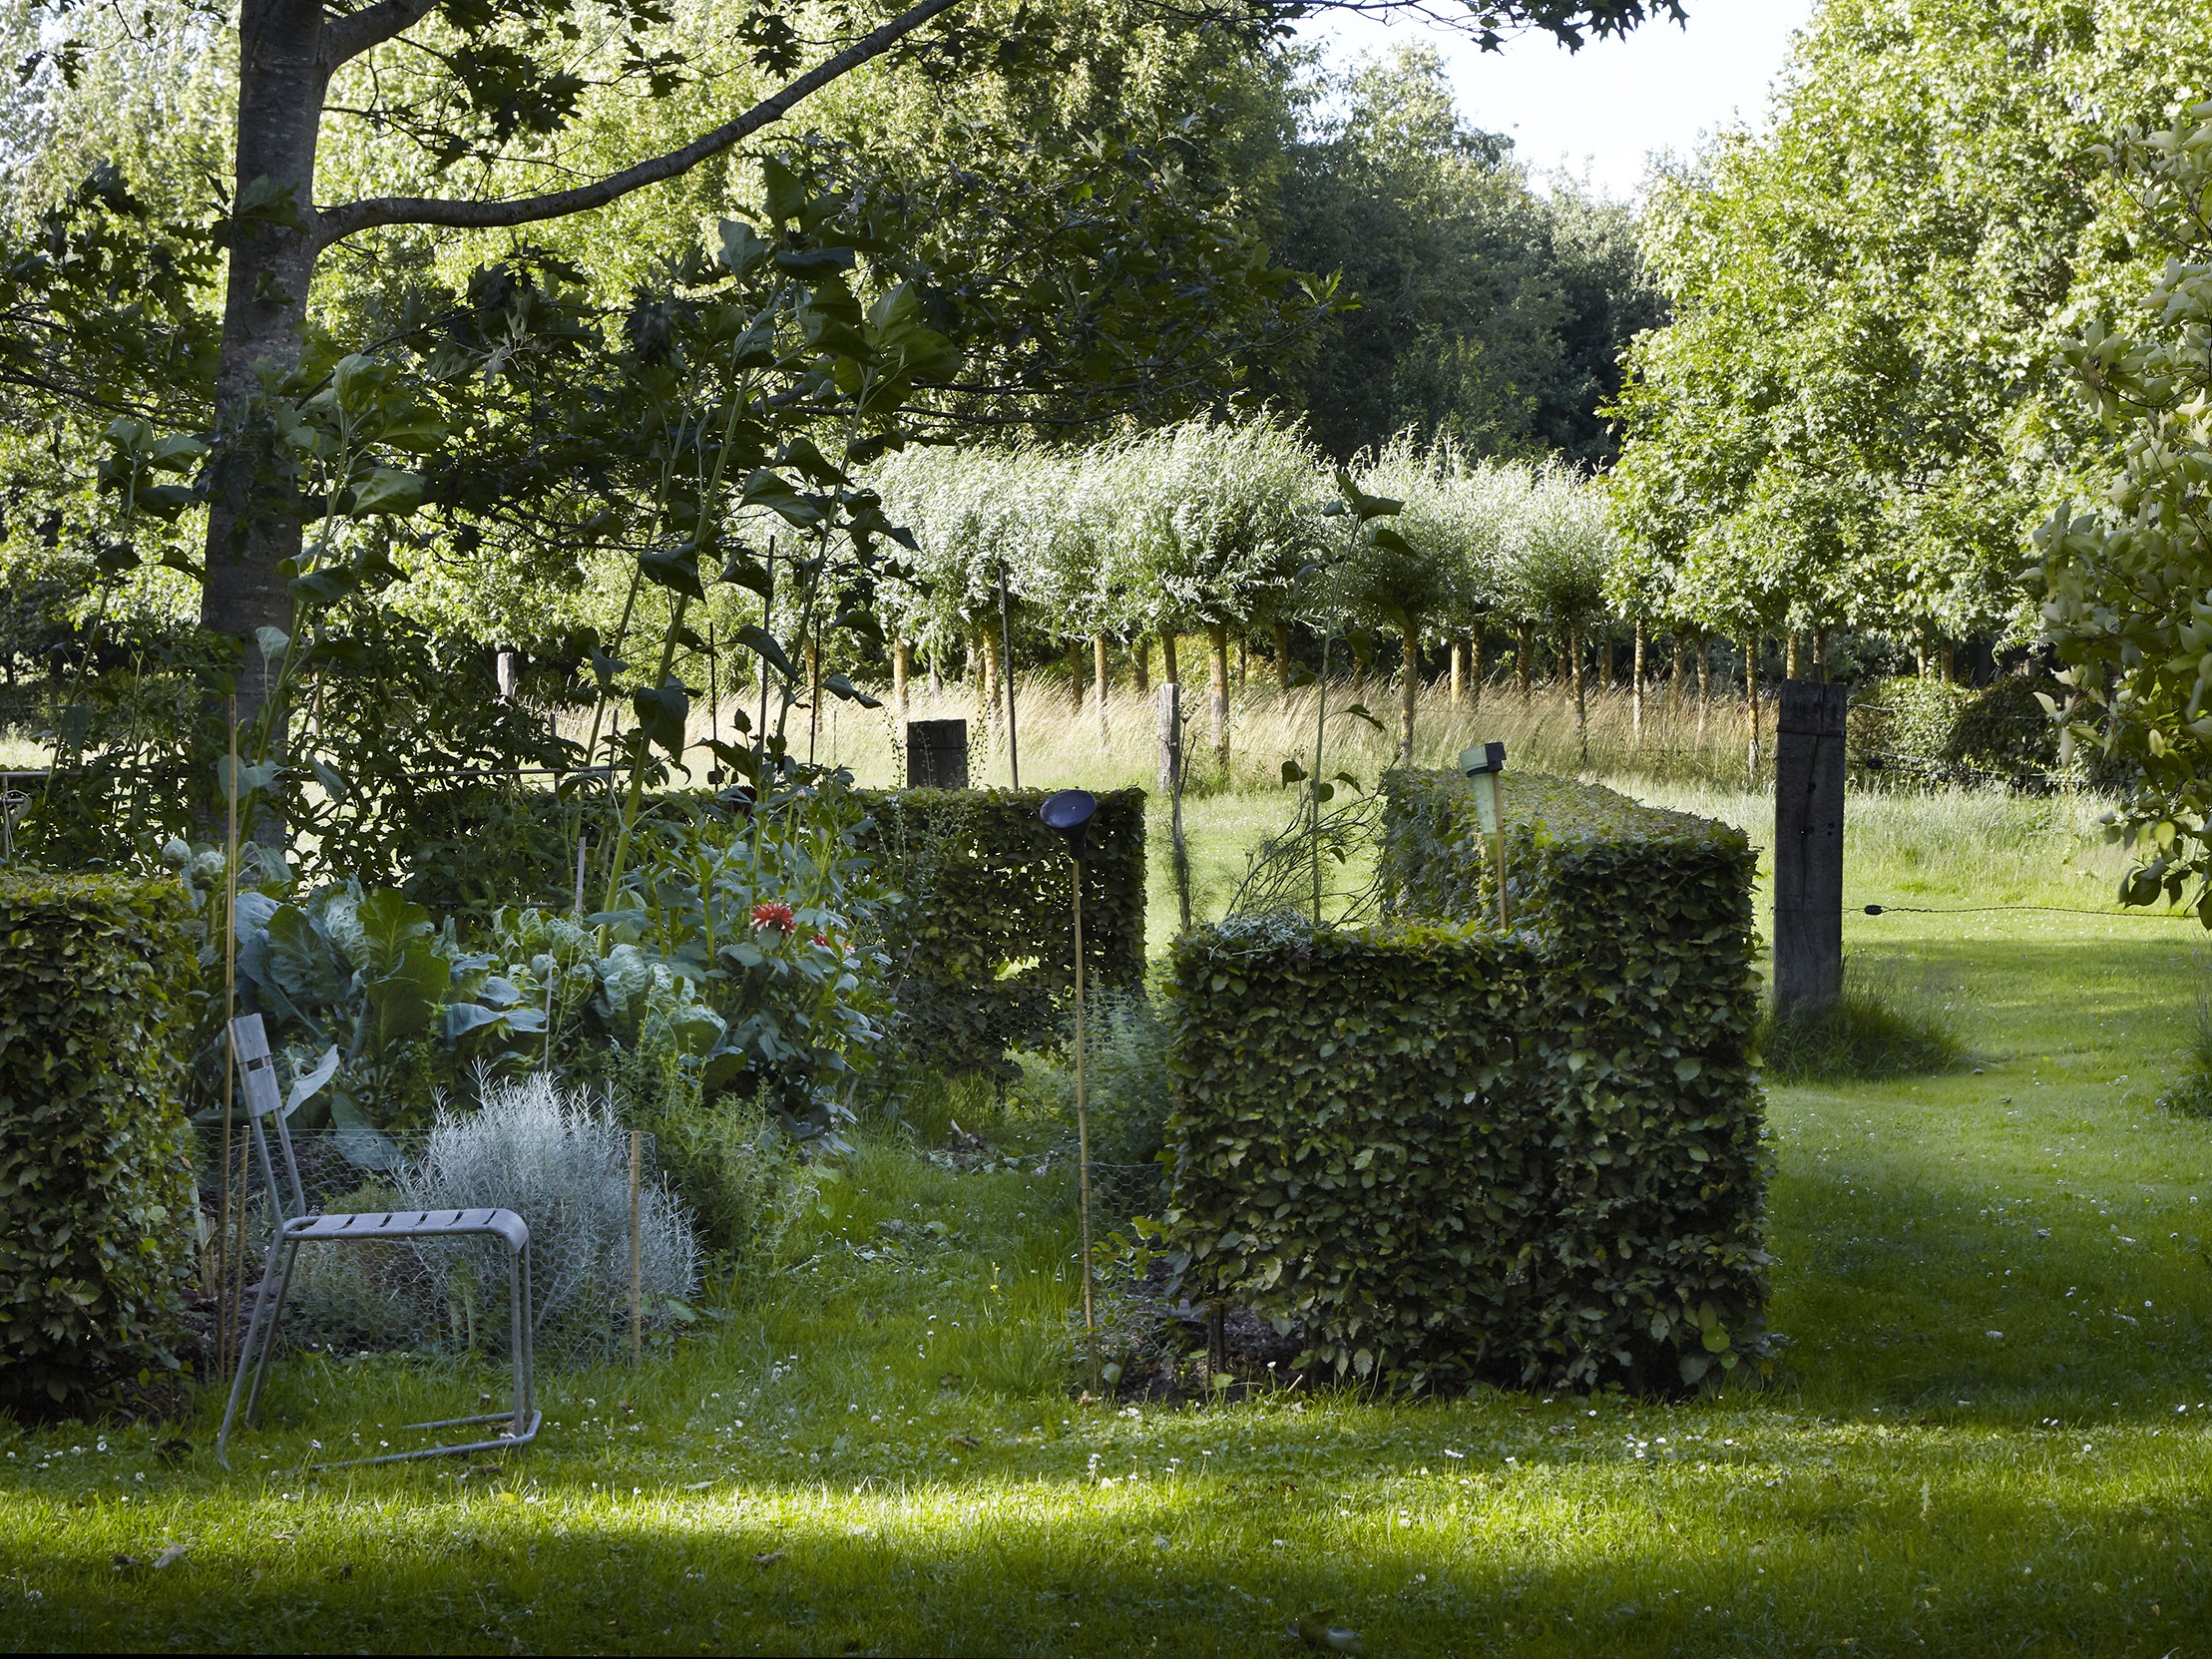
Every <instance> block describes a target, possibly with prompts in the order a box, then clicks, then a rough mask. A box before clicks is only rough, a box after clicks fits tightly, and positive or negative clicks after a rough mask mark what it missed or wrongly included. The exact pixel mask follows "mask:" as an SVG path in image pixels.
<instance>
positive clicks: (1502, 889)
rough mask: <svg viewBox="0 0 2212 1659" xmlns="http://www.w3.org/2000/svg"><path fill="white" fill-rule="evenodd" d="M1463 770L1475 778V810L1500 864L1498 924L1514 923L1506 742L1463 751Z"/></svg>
mask: <svg viewBox="0 0 2212 1659" xmlns="http://www.w3.org/2000/svg"><path fill="white" fill-rule="evenodd" d="M1460 770H1461V771H1463V772H1465V773H1466V774H1467V775H1468V776H1469V777H1470V778H1473V779H1474V780H1475V813H1476V818H1477V821H1478V822H1479V823H1480V824H1481V825H1482V828H1483V833H1484V834H1486V835H1488V836H1489V837H1490V844H1491V853H1492V856H1493V857H1494V858H1495V859H1496V860H1497V866H1498V925H1499V926H1500V927H1502V928H1505V927H1511V926H1512V925H1513V917H1512V913H1511V912H1510V911H1508V910H1507V908H1506V745H1505V744H1503V743H1478V744H1476V745H1475V746H1474V747H1473V748H1471V749H1464V750H1462V751H1461V753H1460Z"/></svg>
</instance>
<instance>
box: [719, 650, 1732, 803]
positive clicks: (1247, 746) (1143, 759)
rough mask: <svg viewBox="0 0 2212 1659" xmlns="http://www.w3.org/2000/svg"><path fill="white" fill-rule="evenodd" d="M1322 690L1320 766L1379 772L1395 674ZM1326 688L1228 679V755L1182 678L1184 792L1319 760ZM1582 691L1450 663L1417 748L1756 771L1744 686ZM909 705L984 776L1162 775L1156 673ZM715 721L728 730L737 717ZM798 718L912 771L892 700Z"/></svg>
mask: <svg viewBox="0 0 2212 1659" xmlns="http://www.w3.org/2000/svg"><path fill="white" fill-rule="evenodd" d="M1327 696H1328V711H1329V729H1328V737H1327V743H1326V749H1325V754H1324V761H1325V766H1326V770H1327V771H1328V772H1329V773H1332V774H1333V773H1336V772H1339V771H1342V772H1348V773H1350V774H1352V775H1353V776H1354V777H1357V778H1359V779H1361V780H1362V781H1363V782H1372V781H1373V780H1374V778H1375V777H1376V776H1378V775H1379V774H1380V773H1381V772H1382V771H1383V770H1384V769H1385V768H1386V767H1388V766H1391V765H1394V764H1396V762H1397V758H1398V739H1397V711H1398V704H1399V688H1398V686H1397V684H1396V683H1395V681H1393V680H1391V679H1388V678H1383V677H1380V676H1370V677H1365V678H1357V679H1356V678H1352V677H1349V676H1346V677H1340V678H1335V679H1332V680H1331V681H1330V683H1329V685H1328V688H1327ZM1319 697H1320V688H1319V687H1318V686H1311V685H1309V686H1305V687H1301V688H1298V689H1294V690H1291V691H1287V692H1285V691H1282V690H1279V689H1277V688H1276V686H1275V685H1274V683H1273V680H1272V678H1271V677H1263V676H1262V675H1261V674H1260V672H1259V671H1258V665H1257V664H1254V671H1253V672H1252V673H1251V674H1250V676H1249V677H1248V678H1247V679H1246V680H1245V682H1244V683H1242V684H1240V685H1232V686H1231V687H1230V692H1229V698H1228V719H1227V733H1226V737H1227V743H1226V750H1227V753H1226V759H1225V761H1224V759H1223V756H1222V753H1221V749H1220V747H1218V746H1217V744H1216V740H1215V733H1214V729H1213V708H1212V694H1211V691H1210V690H1209V688H1208V686H1207V685H1206V684H1205V682H1204V681H1203V680H1202V679H1198V678H1195V677H1193V678H1189V679H1186V680H1185V681H1184V683H1183V686H1182V693H1181V698H1182V714H1183V720H1184V739H1183V742H1184V765H1183V783H1184V789H1185V791H1186V792H1187V793H1188V794H1191V795H1194V796H1206V795H1212V794H1219V793H1224V792H1229V793H1234V792H1242V791H1250V790H1273V789H1276V788H1277V787H1279V785H1280V782H1281V777H1282V763H1283V761H1285V760H1286V759H1296V760H1298V761H1299V762H1300V764H1301V765H1303V766H1305V767H1307V768H1309V769H1310V768H1311V766H1312V764H1313V752H1314V738H1315V720H1316V715H1317V713H1318V712H1319V709H1318V699H1319ZM738 700H739V699H734V698H733V699H731V703H730V704H729V706H735V705H736V703H737V701H738ZM1584 704H1585V708H1586V714H1587V725H1586V740H1585V733H1584V732H1583V731H1579V730H1577V724H1576V720H1575V712H1574V699H1573V695H1572V693H1571V692H1570V691H1569V690H1568V688H1567V687H1566V686H1564V685H1563V684H1552V683H1539V684H1537V685H1535V686H1533V687H1532V688H1531V690H1530V693H1529V694H1528V695H1527V696H1526V697H1525V696H1523V695H1522V694H1521V692H1520V690H1519V689H1518V688H1517V687H1516V686H1515V685H1514V683H1513V682H1512V681H1511V680H1510V679H1502V680H1495V681H1492V682H1490V683H1487V684H1485V685H1483V686H1481V687H1480V688H1479V690H1478V688H1476V687H1474V686H1469V687H1467V688H1466V691H1465V693H1464V694H1463V695H1462V696H1461V697H1460V698H1458V699H1457V700H1455V699H1454V697H1453V696H1452V692H1451V689H1450V685H1449V682H1448V681H1447V680H1446V679H1445V678H1443V677H1441V676H1440V677H1439V678H1438V679H1437V680H1436V681H1434V682H1432V683H1430V684H1428V685H1425V686H1424V687H1423V688H1422V690H1421V692H1420V695H1419V698H1418V704H1417V712H1416V716H1415V723H1414V760H1415V763H1416V764H1417V765H1421V766H1444V765H1450V764H1452V763H1453V762H1454V761H1456V760H1457V758H1458V756H1459V754H1460V752H1461V750H1463V749H1465V748H1467V747H1468V746H1469V745H1471V744H1474V743H1478V742H1503V743H1505V745H1506V747H1507V752H1508V755H1509V757H1510V761H1509V763H1510V764H1511V765H1512V766H1513V767H1515V768H1517V769H1521V770H1539V771H1547V772H1561V773H1566V774H1569V775H1588V776H1600V777H1614V778H1624V779H1625V778H1643V779H1648V780H1650V781H1652V782H1654V783H1658V782H1668V783H1676V784H1693V783H1695V784H1708V785H1720V786H1728V785H1733V786H1736V787H1742V786H1744V785H1745V784H1746V783H1747V782H1748V781H1749V771H1748V758H1749V744H1750V738H1751V723H1750V719H1749V717H1748V715H1747V712H1746V705H1745V703H1744V700H1743V698H1742V697H1741V696H1740V695H1738V696H1735V697H1732V698H1730V697H1715V698H1714V699H1713V700H1711V701H1710V702H1707V703H1700V702H1699V701H1698V699H1697V698H1696V696H1695V695H1694V694H1691V695H1688V696H1685V697H1683V698H1680V699H1676V698H1674V697H1672V696H1670V695H1669V693H1668V690H1667V687H1666V686H1665V684H1664V683H1663V682H1659V683H1654V684H1653V685H1651V686H1650V687H1648V688H1647V689H1646V691H1645V693H1644V707H1643V715H1642V719H1641V722H1640V729H1639V723H1638V721H1637V719H1636V715H1635V710H1634V705H1633V699H1632V698H1631V696H1630V694H1629V692H1628V691H1627V690H1626V689H1625V688H1624V687H1619V686H1615V687H1613V688H1610V689H1598V688H1596V687H1591V688H1589V689H1588V690H1587V692H1586V694H1585V699H1584ZM1355 707H1364V708H1365V709H1366V710H1367V711H1368V712H1369V713H1370V714H1371V715H1372V716H1373V723H1370V722H1369V721H1367V720H1363V719H1361V718H1359V717H1358V716H1357V715H1356V714H1353V713H1351V712H1350V711H1351V710H1352V709H1354V708H1355ZM907 717H908V718H909V719H915V720H935V719H965V720H967V721H968V723H969V756H970V767H971V777H972V781H974V782H975V783H976V784H978V785H981V786H987V787H988V786H998V787H1004V786H1006V785H1007V784H1009V783H1010V782H1011V781H1012V778H1013V766H1014V761H1015V759H1016V758H1017V756H1018V758H1019V762H1020V767H1021V778H1022V782H1023V783H1024V785H1026V786H1029V787H1032V788H1039V787H1043V788H1076V787H1082V788H1089V789H1110V788H1122V787H1126V786H1129V785H1136V786H1138V787H1142V788H1147V789H1149V788H1152V787H1154V786H1155V785H1156V783H1157V782H1158V778H1159V754H1160V716H1159V702H1158V691H1157V687H1156V686H1155V687H1154V689H1153V691H1152V692H1150V693H1148V694H1144V695H1139V694H1138V693H1136V692H1135V691H1133V690H1131V689H1129V688H1128V687H1127V686H1126V685H1117V686H1115V687H1114V688H1113V690H1112V691H1111V692H1109V694H1108V695H1107V696H1106V699H1105V706H1104V708H1103V709H1102V708H1101V707H1100V703H1099V699H1098V698H1097V696H1096V694H1095V692H1094V691H1092V690H1090V689H1087V690H1086V692H1085V695H1084V700H1083V705H1082V707H1081V708H1080V709H1079V708H1078V707H1077V706H1076V704H1075V700H1074V698H1073V696H1072V695H1071V692H1070V689H1069V684H1068V680H1067V679H1066V678H1065V677H1064V676H1054V675H1046V674H1031V675H1025V676H1023V678H1022V679H1021V681H1020V683H1019V687H1018V690H1017V694H1016V698H1015V710H1014V730H1013V734H1012V740H1011V742H1010V740H1009V734H1008V731H1007V722H1006V718H1005V713H1004V709H1003V707H1002V708H998V709H994V710H992V711H991V713H990V714H989V716H987V717H984V718H981V719H979V718H978V699H977V697H976V696H975V694H974V692H973V689H972V688H971V687H970V686H968V685H966V684H963V683H961V682H958V681H954V682H948V683H947V684H946V685H945V686H944V687H943V688H942V689H941V690H933V689H932V688H931V687H930V685H929V684H928V683H927V682H926V681H919V680H918V681H917V682H916V683H915V684H914V685H913V686H912V687H911V688H910V692H909V695H908V699H907ZM1773 720H1774V710H1773V706H1772V704H1771V702H1769V703H1767V704H1764V705H1763V706H1762V708H1761V710H1760V722H1761V730H1762V733H1763V736H1762V761H1765V760H1766V759H1767V758H1768V757H1767V755H1766V752H1765V751H1766V748H1767V746H1768V745H1771V742H1772V738H1773ZM691 725H692V736H693V739H694V740H695V741H703V739H704V738H705V737H706V736H707V735H708V721H707V718H706V712H705V710H703V709H701V710H698V711H697V712H695V713H694V716H693V719H692V722H691ZM721 729H722V732H723V735H724V736H725V737H726V736H727V735H728V729H729V728H728V727H727V725H726V724H725V725H723V726H722V728H721ZM790 730H791V735H792V738H793V747H794V748H795V749H796V750H797V751H798V752H799V753H801V754H805V753H806V752H808V747H809V740H810V739H811V744H812V750H813V753H814V754H815V756H816V757H817V758H819V759H822V760H829V761H835V762H837V763H840V764H842V765H845V766H848V767H850V768H851V769H852V771H853V774H854V776H855V777H856V778H858V779H859V780H860V781H861V782H862V783H864V784H873V785H885V784H893V783H898V782H903V781H904V758H903V749H902V747H901V742H900V739H901V733H900V732H899V731H898V730H897V727H896V716H895V714H894V711H893V710H892V708H891V707H890V705H889V703H888V702H887V703H886V705H885V706H884V707H883V708H881V709H874V710H871V709H862V708H859V707H857V706H856V705H853V704H849V703H835V702H831V701H827V700H825V702H824V705H823V707H822V710H821V713H820V720H819V724H818V726H816V725H814V724H811V723H810V722H809V720H808V716H807V713H806V711H805V710H803V709H799V710H794V711H793V715H792V725H791V728H790ZM691 763H692V765H693V767H694V768H695V769H698V770H700V771H701V772H703V770H704V768H705V767H706V766H707V765H708V764H710V762H709V761H708V759H707V758H706V757H705V755H704V753H703V751H702V752H700V753H698V754H695V755H693V756H692V757H691Z"/></svg>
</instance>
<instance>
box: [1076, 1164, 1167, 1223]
mask: <svg viewBox="0 0 2212 1659" xmlns="http://www.w3.org/2000/svg"><path fill="white" fill-rule="evenodd" d="M1076 1162H1077V1160H1076V1159H1075V1157H1074V1156H1073V1155H1071V1156H1070V1157H1069V1158H1068V1159H1067V1160H1066V1163H1065V1165H1064V1167H1065V1168H1066V1169H1067V1171H1068V1183H1069V1187H1070V1190H1071V1192H1072V1193H1073V1194H1074V1195H1075V1196H1076V1197H1077V1198H1078V1199H1079V1200H1080V1198H1081V1194H1082V1189H1081V1187H1080V1185H1079V1184H1078V1183H1079V1182H1080V1181H1081V1178H1082V1177H1081V1174H1080V1172H1079V1171H1078V1169H1077V1167H1076ZM1166 1202H1167V1172H1166V1170H1165V1169H1164V1168H1162V1167H1161V1166H1160V1165H1158V1164H1156V1163H1098V1162H1094V1163H1093V1164H1092V1165H1091V1227H1092V1231H1093V1232H1094V1233H1095V1234H1097V1235H1098V1236H1100V1237H1105V1236H1106V1235H1107V1234H1109V1233H1116V1232H1128V1231H1129V1230H1130V1223H1132V1222H1133V1221H1135V1220H1136V1218H1137V1217H1139V1216H1146V1217H1149V1216H1154V1215H1157V1214H1158V1213H1159V1212H1160V1209H1161V1207H1162V1206H1164V1205H1165V1204H1166Z"/></svg>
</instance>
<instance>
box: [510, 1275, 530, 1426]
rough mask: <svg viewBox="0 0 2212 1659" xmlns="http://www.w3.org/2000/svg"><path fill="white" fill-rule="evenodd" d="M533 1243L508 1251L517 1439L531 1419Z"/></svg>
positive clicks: (511, 1354)
mask: <svg viewBox="0 0 2212 1659" xmlns="http://www.w3.org/2000/svg"><path fill="white" fill-rule="evenodd" d="M528 1252H529V1246H527V1245H525V1246H523V1247H522V1248H520V1249H516V1248H513V1247H510V1248H509V1250H508V1252H507V1326H508V1332H509V1337H508V1344H507V1360H508V1364H509V1365H511V1366H513V1367H514V1372H515V1383H514V1391H513V1398H514V1403H515V1427H514V1434H515V1437H516V1439H518V1440H519V1439H521V1438H522V1433H523V1428H524V1426H525V1425H526V1424H527V1423H528V1422H529V1421H530V1381H529V1378H530V1258H529V1254H528Z"/></svg>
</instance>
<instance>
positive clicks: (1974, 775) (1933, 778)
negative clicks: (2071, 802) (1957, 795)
mask: <svg viewBox="0 0 2212 1659" xmlns="http://www.w3.org/2000/svg"><path fill="white" fill-rule="evenodd" d="M2069 695H2070V693H2069V691H2068V689H2067V687H2066V686H2065V685H2064V684H2063V683H2062V682H2061V681H2059V680H2056V679H2053V678H2051V677H2050V676H2049V675H2047V674H2016V673H2015V674H2000V675H1998V676H1997V677H1996V678H1995V679H1993V680H1991V682H1990V683H1989V684H1988V685H1986V686H1983V687H1982V688H1981V689H1980V690H1976V689H1974V688H1973V687H1971V686H1966V685H1955V684H1953V683H1952V682H1951V681H1949V680H1945V679H1937V678H1932V677H1931V678H1922V677H1920V676H1917V675H1910V674H1900V675H1898V676H1896V677H1894V678H1891V679H1884V680H1877V681H1876V682H1875V683H1874V684H1873V685H1871V686H1869V687H1868V688H1867V689H1866V690H1865V692H1863V693H1862V694H1861V698H1860V700H1859V701H1857V702H1856V703H1855V704H1854V706H1853V707H1852V710H1851V716H1850V725H1849V728H1848V731H1849V746H1850V751H1851V756H1852V759H1853V760H1854V761H1855V762H1857V763H1858V764H1861V765H1864V766H1867V767H1868V768H1870V769H1871V770H1874V771H1876V772H1882V773H1889V774H1893V775H1896V776H1899V777H1901V778H1903V779H1905V780H1907V781H1911V782H1942V781H1945V780H1952V779H1956V780H1960V781H1965V782H1976V781H1981V780H1985V779H1989V778H1997V779H2002V780H2005V781H2012V782H2019V783H2023V784H2043V783H2046V782H2048V781H2050V780H2053V779H2056V778H2061V777H2069V778H2070V779H2071V780H2072V781H2074V782H2078V783H2088V784H2096V785H2104V786H2112V785H2117V784H2119V783H2121V782H2123V781H2124V779H2125V777H2126V762H2125V761H2124V760H2123V759H2118V758H2115V757H2112V756H2108V755H2106V754H2105V753H2103V751H2102V750H2101V749H2100V748H2098V747H2097V746H2095V745H2093V744H2086V743H2075V744H2072V745H2070V746H2071V747H2072V749H2073V753H2072V756H2071V758H2070V759H2069V758H2067V756H2066V754H2065V750H2066V748H2067V747H2068V746H2069V745H2068V744H2067V743H2066V742H2065V739H2064V728H2063V727H2062V726H2061V725H2060V724H2059V722H2058V721H2057V720H2055V719H2053V718H2052V715H2051V711H2052V710H2053V709H2059V708H2063V707H2064V706H2065V703H2066V699H2067V697H2068V696H2069Z"/></svg>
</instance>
